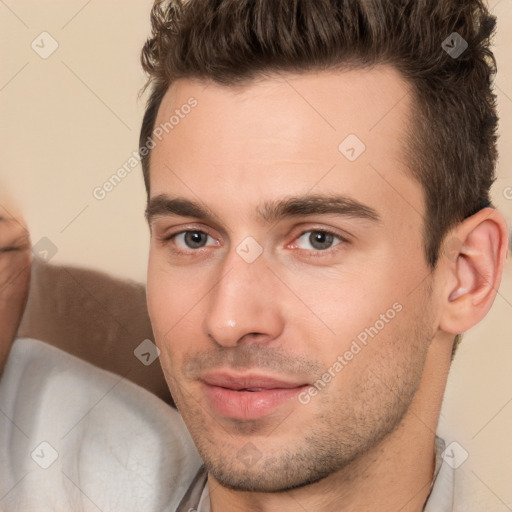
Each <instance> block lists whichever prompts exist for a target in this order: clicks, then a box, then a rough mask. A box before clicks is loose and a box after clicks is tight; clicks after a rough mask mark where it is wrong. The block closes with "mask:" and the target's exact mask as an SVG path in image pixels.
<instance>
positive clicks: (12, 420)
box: [0, 338, 201, 511]
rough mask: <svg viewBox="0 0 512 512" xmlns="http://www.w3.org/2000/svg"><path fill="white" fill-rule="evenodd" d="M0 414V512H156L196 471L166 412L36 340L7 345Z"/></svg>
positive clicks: (182, 435)
mask: <svg viewBox="0 0 512 512" xmlns="http://www.w3.org/2000/svg"><path fill="white" fill-rule="evenodd" d="M0 410H1V411H2V412H3V414H2V415H0V474H2V475H9V478H8V479H7V480H5V479H2V482H0V499H1V497H2V496H4V499H3V500H2V501H0V504H1V505H2V507H1V508H2V510H6V511H9V510H20V509H23V510H38V511H46V510H65V509H66V508H67V509H70V507H71V509H73V508H78V507H79V506H84V505H85V504H86V503H87V504H88V505H89V506H91V505H92V504H94V506H96V507H98V508H99V509H101V510H106V509H116V510H124V511H130V510H134V511H135V510H155V511H156V510H162V509H163V508H165V507H167V506H169V504H172V503H178V502H179V500H180V498H181V496H182V495H183V494H184V493H185V491H186V489H187V487H188V485H189V484H190V481H191V480H192V479H193V477H194V475H195V474H196V472H197V470H198V468H199V467H200V465H201V460H200V458H199V456H198V454H197V452H196V450H195V447H194V444H193V442H192V440H191V438H190V436H189V434H188V431H187V429H186V427H185V425H184V423H183V421H182V419H181V416H180V414H179V413H178V412H177V411H176V410H175V409H173V408H171V407H170V406H169V405H167V404H166V403H165V402H163V401H162V400H160V399H159V398H157V397H156V396H154V395H152V394H151V393H149V392H148V391H146V390H145V389H143V388H141V387H139V386H137V385H136V384H133V383H132V382H130V381H128V380H127V379H126V378H124V377H120V376H118V375H114V374H112V373H109V372H106V371H104V370H101V369H99V368H97V367H95V366H93V365H91V364H88V363H86V362H84V361H82V360H80V359H78V358H76V357H74V356H71V355H69V354H67V353H65V352H63V351H61V350H59V349H57V348H55V347H52V346H50V345H47V344H46V343H43V342H40V341H38V340H33V339H29V338H23V339H18V340H16V341H15V343H14V346H13V348H12V351H11V354H10V356H9V359H8V362H7V365H6V368H5V371H4V373H3V374H2V377H1V380H0ZM48 489H53V491H52V493H48ZM20 506H22V508H20ZM84 509H85V510H88V508H87V506H85V508H84Z"/></svg>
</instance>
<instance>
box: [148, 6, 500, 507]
mask: <svg viewBox="0 0 512 512" xmlns="http://www.w3.org/2000/svg"><path fill="white" fill-rule="evenodd" d="M152 23H153V37H152V38H151V39H150V40H149V41H148V42H147V43H146V45H145V48H144V51H143V55H142V62H143V65H144V68H145V70H146V71H147V72H148V73H149V75H150V80H149V83H150V84H151V86H152V89H151V96H150V99H149V102H148V107H147V111H146V115H145V118H144V122H143V126H142V131H141V137H140V142H141V144H140V145H141V155H142V156H143V157H144V159H143V170H144V178H145V183H146V188H147V193H148V208H147V217H148V220H149V224H150V227H151V234H152V238H151V250H150V260H149V268H148V288H147V296H148V307H149V313H150V317H151V321H152V325H153V328H154V332H155V337H156V343H157V345H158V347H159V348H160V351H161V355H160V359H161V363H162V366H163V369H164V373H165V375H166V379H167V382H168V384H169V387H170V389H171V392H172V395H173V397H174V399H175V401H176V404H177V407H178V409H179V411H180V412H181V414H182V417H183V419H184V421H185V424H186V425H187V428H188V430H189V431H190V433H191V436H192V438H193V440H194V443H195V445H196V447H197V449H198V451H199V454H200V455H201V458H202V459H203V461H204V464H205V470H206V471H202V472H200V473H199V474H198V477H197V480H196V481H195V482H194V484H193V485H192V486H191V488H190V489H189V495H188V496H187V497H186V498H185V500H184V502H182V508H181V509H180V510H185V509H186V507H185V503H186V505H187V506H189V507H190V508H189V510H195V509H196V508H197V509H198V510H201V511H203V510H213V511H222V512H230V511H235V510H258V511H270V510H281V511H284V510H315V511H330V510H333V511H334V510H336V511H340V510H343V511H352V510H377V509H378V510H389V511H396V510H401V511H419V510H423V509H424V510H432V511H433V510H435V511H439V510H451V506H452V503H451V502H452V500H453V502H454V507H455V508H454V509H456V510H459V509H460V510H462V509H463V505H462V503H464V500H465V498H464V497H463V496H460V495H455V496H454V497H452V496H451V491H450V490H447V489H446V488H445V486H446V481H445V482H444V483H443V480H445V479H447V478H451V477H447V476H446V474H443V477H442V478H440V477H439V474H438V470H439V467H438V466H437V467H436V462H437V463H439V462H440V460H439V455H440V450H441V449H442V440H440V439H438V440H437V443H436V436H435V432H436V427H437V422H438V418H439V410H440V406H441V402H442V397H443V391H444V388H445V384H446V379H447V375H448V371H449V368H450V361H451V358H452V354H453V351H454V350H455V346H456V344H455V343H454V341H455V339H456V337H457V335H458V334H459V333H463V332H465V331H466V330H468V329H469V328H470V327H472V326H473V325H475V324H476V323H477V322H478V321H479V320H481V319H482V318H483V317H484V316H485V314H486V313H487V312H488V310H489V308H490V307H491V304H492V302H493V300H494V298H495V296H496V290H497V288H498V285H499V282H500V278H501V274H502V269H503V264H504V260H505V256H506V249H507V228H506V224H505V222H504V219H503V217H502V215H501V214H500V213H499V212H497V211H496V210H494V209H493V208H492V207H491V206H490V201H489V187H490V185H491V184H492V182H493V179H494V166H495V159H496V148H495V143H496V136H495V128H496V112H495V102H494V96H493V95H492V92H491V90H490V86H489V84H490V79H491V77H492V75H493V73H494V66H493V60H492V54H491V53H490V50H489V36H490V34H491V32H492V29H493V26H494V19H493V18H492V17H490V15H489V13H488V11H487V10H486V8H485V7H484V5H483V3H482V2H480V1H471V2H467V1H466V2H461V1H458V0H449V1H444V2H417V1H414V2H413V1H411V2H408V1H406V2H391V1H386V0H373V1H366V0H361V1H351V2H341V1H339V0H338V1H335V0H320V1H315V2H307V1H303V2H300V1H292V0H273V1H271V2H270V1H268V0H260V1H255V2H240V1H238V0H237V1H235V0H224V1H217V2H213V1H212V2H198V1H194V0H191V1H189V2H186V3H185V2H183V3H180V2H170V3H167V2H156V4H155V7H154V9H153V13H152ZM436 448H437V451H436ZM206 475H207V477H206ZM436 477H437V478H438V479H439V481H437V482H436ZM436 483H437V484H438V485H437V488H436ZM445 493H447V494H450V497H449V498H448V497H446V496H443V494H445ZM199 496H201V498H199ZM429 497H430V498H429ZM199 499H200V500H201V503H199ZM466 499H467V498H466Z"/></svg>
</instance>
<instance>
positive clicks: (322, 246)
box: [294, 229, 344, 252]
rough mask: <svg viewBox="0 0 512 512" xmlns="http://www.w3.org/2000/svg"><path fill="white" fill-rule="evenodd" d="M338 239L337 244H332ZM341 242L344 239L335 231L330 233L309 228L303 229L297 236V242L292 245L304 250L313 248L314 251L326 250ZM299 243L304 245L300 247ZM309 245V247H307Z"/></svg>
mask: <svg viewBox="0 0 512 512" xmlns="http://www.w3.org/2000/svg"><path fill="white" fill-rule="evenodd" d="M336 239H337V240H339V242H338V243H337V244H334V245H333V242H334V240H336ZM301 240H302V242H301ZM341 242H344V239H343V238H342V237H340V236H338V235H336V234H335V233H331V232H330V231H326V230H320V229H318V230H309V231H304V232H303V233H301V234H300V236H299V237H298V238H297V242H296V243H295V244H294V245H297V246H298V247H299V249H306V250H311V249H313V250H315V251H323V252H325V251H327V250H329V249H331V248H332V247H335V246H336V245H339V244H340V243H341ZM300 243H302V244H305V245H306V247H300V245H299V244H300ZM307 245H309V247H307Z"/></svg>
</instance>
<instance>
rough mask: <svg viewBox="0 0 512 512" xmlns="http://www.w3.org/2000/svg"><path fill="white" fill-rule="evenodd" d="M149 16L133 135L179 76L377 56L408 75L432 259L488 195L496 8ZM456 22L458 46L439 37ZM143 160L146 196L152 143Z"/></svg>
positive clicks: (160, 2) (452, 3) (222, 78)
mask: <svg viewBox="0 0 512 512" xmlns="http://www.w3.org/2000/svg"><path fill="white" fill-rule="evenodd" d="M151 23H152V36H151V37H150V38H149V39H148V40H147V41H146V43H145V45H144V48H143V50H142V55H141V61H142V66H143V68H144V70H145V71H146V72H147V73H148V74H149V80H148V83H147V84H146V87H147V86H149V85H151V94H150V97H149V100H148V103H147V108H146V112H145V115H144V120H143V122H142V128H141V133H140V146H141V147H142V146H143V145H144V143H145V142H146V141H147V139H148V137H151V135H152V131H153V129H154V124H155V119H156V116H157V112H158V108H159V106H160V103H161V101H162V98H163V96H164V95H165V93H166V91H167V89H168V88H169V86H170V85H171V84H172V83H173V82H174V81H175V80H177V79H180V78H196V79H202V80H205V81H208V80H213V81H214V82H217V83H219V84H221V85H225V86H228V87H229V86H231V87H235V86H243V85H245V84H249V83H250V82H251V80H254V79H257V78H262V77H264V76H266V75H268V74H272V73H275V72H293V73H297V72H307V71H318V70H328V69H343V68H347V67H352V68H353V67H356V68H362V67H369V66H373V65H376V64H380V63H384V64H389V65H392V66H394V67H395V68H396V69H397V70H398V71H399V72H400V73H401V75H402V76H403V77H404V78H405V79H406V80H407V81H408V83H409V84H410V85H411V92H412V94H413V98H414V101H413V113H412V115H411V117H412V118H411V120H410V127H409V129H408V130H406V131H407V135H406V136H407V144H406V153H407V159H408V166H409V168H410V172H411V174H412V175H413V176H414V177H415V178H416V179H417V180H418V182H419V183H420V184H421V185H422V187H423V190H424V195H425V201H426V213H425V219H424V222H423V230H424V233H423V235H424V242H425V243H424V245H425V257H426V260H427V262H428V263H429V265H430V267H431V268H435V266H436V263H437V261H438V258H439V252H440V247H441V243H442V241H443V238H444V237H445V235H446V234H447V233H448V231H449V230H450V229H451V228H452V227H453V226H455V225H456V224H457V223H458V222H460V221H462V220H463V219H464V218H466V217H469V216H471V215H473V214H474V213H476V212H477V211H478V210H480V209H481V208H482V207H484V206H488V205H490V204H491V202H490V196H489V190H490V187H491V185H492V183H493V181H494V180H495V175H494V172H495V165H496V159H497V150H496V140H497V135H496V128H497V121H498V118H497V114H496V97H495V95H494V94H493V92H492V88H491V85H492V79H493V77H494V75H495V73H496V62H495V59H494V56H493V54H492V52H491V50H490V39H491V37H492V35H493V32H494V28H495V23H496V19H495V17H494V16H491V15H490V13H489V11H488V9H487V7H486V6H485V4H484V2H483V0H442V1H440V2H437V1H431V0H187V1H185V0H156V1H155V3H154V6H153V9H152V11H151ZM453 33H457V36H456V37H459V38H460V37H461V38H463V40H464V41H465V42H466V43H467V48H466V49H465V50H464V51H463V53H462V54H461V55H459V56H456V58H455V56H454V55H453V54H452V55H450V54H449V52H448V51H445V50H446V47H445V48H443V46H442V43H443V41H445V40H447V39H448V42H449V44H450V39H449V36H452V35H453ZM459 40H460V39H459ZM451 46H453V45H451ZM146 87H145V88H144V90H145V89H146ZM141 160H142V168H143V173H144V181H145V185H146V190H147V193H148V197H149V191H150V180H149V161H150V153H147V154H146V155H145V156H143V157H142V158H141Z"/></svg>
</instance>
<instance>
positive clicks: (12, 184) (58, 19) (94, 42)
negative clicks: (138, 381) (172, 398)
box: [0, 0, 512, 511]
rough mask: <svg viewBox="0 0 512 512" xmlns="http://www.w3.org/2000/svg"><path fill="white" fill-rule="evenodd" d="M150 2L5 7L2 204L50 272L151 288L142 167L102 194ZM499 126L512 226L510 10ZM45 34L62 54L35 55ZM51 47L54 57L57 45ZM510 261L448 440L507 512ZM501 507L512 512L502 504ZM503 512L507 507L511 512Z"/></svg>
mask: <svg viewBox="0 0 512 512" xmlns="http://www.w3.org/2000/svg"><path fill="white" fill-rule="evenodd" d="M150 5H151V2H150V0H138V1H137V2H135V1H133V0H132V1H126V0H125V1H121V0H119V1H114V0H101V1H100V0H89V1H87V0H81V1H70V0H66V1H43V0H34V1H23V0H18V1H14V0H2V1H0V26H1V29H0V47H1V51H2V66H1V68H0V120H1V121H0V137H1V141H2V146H1V147H2V152H1V160H0V201H5V199H6V197H7V196H10V197H11V198H14V200H15V202H16V204H17V205H18V206H19V207H20V208H21V210H22V212H23V213H24V216H25V218H26V220H27V223H28V226H29V228H30V232H31V236H32V242H33V243H34V244H35V243H37V242H38V241H39V240H40V239H41V238H43V237H47V238H49V239H50V240H51V241H52V243H53V244H54V245H55V246H56V248H57V253H56V254H55V256H54V257H53V259H52V260H51V261H52V262H53V263H72V264H77V265H83V266H87V267H92V268H98V269H102V270H106V271H108V272H110V273H111V274H113V275H116V276H123V277H130V278H133V279H136V280H138V281H145V273H146V262H147V252H148V230H147V227H146V224H145V222H144V218H143V211H144V206H145V205H144V200H145V192H144V186H143V180H142V176H141V170H140V166H137V167H136V168H135V169H134V170H133V171H132V172H131V173H130V174H129V175H128V176H127V177H126V178H125V179H124V180H123V181H122V182H121V183H120V184H119V185H118V186H117V187H116V188H115V189H114V190H113V191H112V192H110V193H109V194H108V195H107V197H106V198H105V199H104V200H102V201H99V200H97V199H95V198H94V197H93V193H92V192H93V189H94V188H95V187H98V186H101V185H102V184H103V183H104V182H105V181H106V180H107V179H108V178H109V177H110V176H111V175H112V174H113V173H114V172H115V171H116V170H117V169H118V168H119V167H121V166H122V165H123V164H124V163H125V162H126V161H127V160H128V159H129V158H130V156H131V155H132V152H133V151H135V150H136V149H137V147H138V132H139V127H140V122H141V118H142V113H143V106H144V105H143V103H142V101H138V100H137V93H138V91H139V89H140V87H141V86H142V85H143V83H144V76H143V74H142V71H141V70H140V66H139V52H140V48H141V46H142V44H143V42H144V40H145V38H146V36H147V35H148V33H149V10H150ZM490 5H491V7H492V10H493V11H494V12H495V13H496V14H497V15H498V20H499V31H498V37H497V40H496V48H495V52H496V56H497V59H498V66H499V74H498V77H497V81H496V84H497V93H498V98H499V110H500V117H501V125H500V131H501V140H500V155H501V156H500V162H499V168H498V176H499V178H498V180H497V182H496V184H495V186H494V189H493V195H494V201H495V204H496V205H497V206H498V208H499V209H500V210H501V211H502V212H503V213H504V215H505V216H506V218H507V221H508V223H509V225H512V189H510V192H511V193H510V194H509V197H511V199H507V198H506V197H505V190H506V189H507V187H512V144H511V143H510V139H511V135H512V0H501V1H496V0H493V1H492V2H491V4H490ZM43 31H47V32H48V33H49V34H50V35H51V36H52V37H53V38H54V39H55V40H56V41H57V43H58V45H59V46H58V49H57V50H56V51H55V53H53V54H52V55H51V56H50V57H48V58H47V59H42V58H41V57H40V56H39V55H38V54H37V53H36V52H35V51H34V50H33V49H32V47H31V43H32V41H33V40H36V43H37V41H40V38H38V36H39V34H41V32H43ZM49 44H50V43H49V40H48V39H46V48H48V47H49ZM511 318H512V264H511V261H510V258H509V260H508V262H507V268H506V271H505V279H504V282H503V284H502V286H501V288H500V291H499V295H498V297H497V299H496V302H495V304H494V306H493V309H492V311H491V313H490V314H489V315H488V317H487V318H486V319H485V320H484V321H483V322H482V323H481V324H480V325H478V326H477V327H476V328H474V329H473V330H472V331H471V332H469V333H468V334H467V335H466V336H465V339H464V342H463V345H462V346H461V348H460V349H459V353H458V355H457V358H456V360H455V362H454V364H453V368H452V374H451V376H450V380H449V384H448V388H447V393H446V398H445V403H444V407H443V413H442V418H441V423H440V429H439V431H440V433H441V434H442V435H443V436H444V437H445V438H446V439H447V441H448V442H450V441H452V440H456V441H457V442H459V443H460V444H461V445H462V446H463V447H464V448H465V449H466V450H467V451H468V452H469V458H468V460H467V461H466V462H465V463H464V464H463V465H462V466H461V467H460V468H459V469H458V470H457V471H464V472H466V473H467V474H468V475H469V476H470V477H471V478H473V479H474V485H475V486H477V487H479V488H481V491H482V492H483V493H485V494H486V495H487V496H488V503H489V506H488V510H489V511H494V510H496V511H498V510H499V511H501V510H512V490H511V486H510V482H512V462H511V461H512V443H511V441H510V433H511V431H512V429H511V425H512V380H511V379H512V378H511V375H512V343H511V341H512V320H511ZM505 504H506V505H505ZM507 507H509V508H507Z"/></svg>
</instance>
